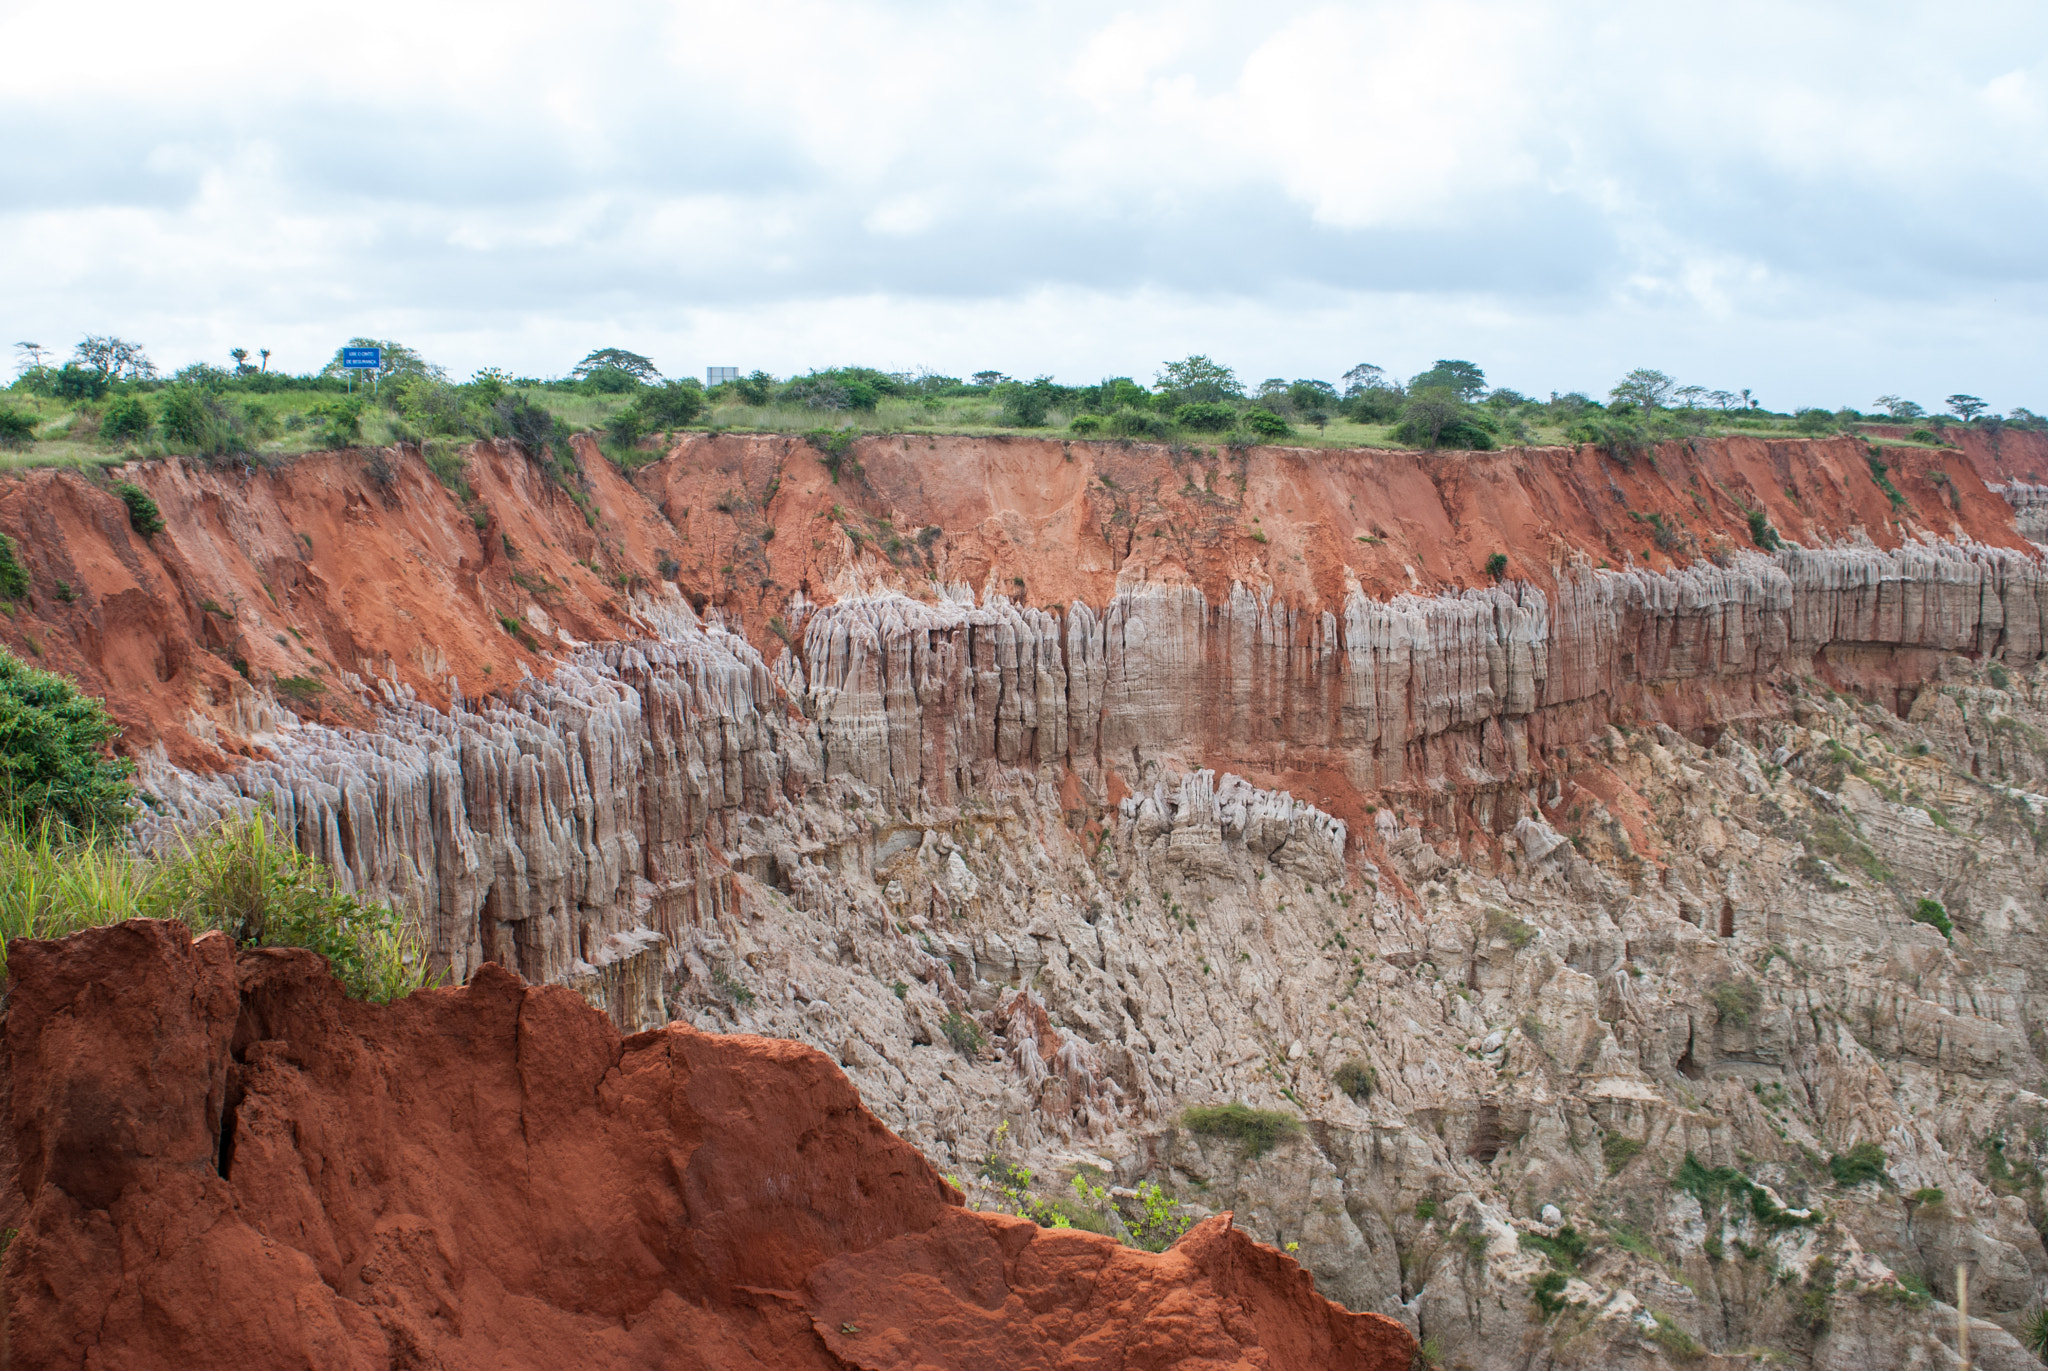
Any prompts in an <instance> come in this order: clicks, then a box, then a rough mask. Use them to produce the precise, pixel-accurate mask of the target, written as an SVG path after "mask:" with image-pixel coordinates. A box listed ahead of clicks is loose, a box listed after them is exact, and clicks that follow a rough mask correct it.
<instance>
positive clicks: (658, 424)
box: [633, 381, 706, 429]
mask: <svg viewBox="0 0 2048 1371" xmlns="http://www.w3.org/2000/svg"><path fill="white" fill-rule="evenodd" d="M705 403H706V402H705V399H704V390H703V388H702V387H701V386H699V385H697V384H696V382H694V381H670V382H668V383H666V384H664V385H659V386H653V387H650V388H649V389H648V390H646V391H644V392H642V394H641V396H640V398H639V399H638V400H637V401H635V402H634V406H633V407H634V408H635V409H637V410H639V411H640V417H641V422H642V423H643V424H644V425H645V426H646V427H647V428H649V429H657V428H681V427H683V426H684V425H685V424H689V423H693V422H695V421H696V418H697V416H698V415H699V414H702V413H703V412H704V406H705Z"/></svg>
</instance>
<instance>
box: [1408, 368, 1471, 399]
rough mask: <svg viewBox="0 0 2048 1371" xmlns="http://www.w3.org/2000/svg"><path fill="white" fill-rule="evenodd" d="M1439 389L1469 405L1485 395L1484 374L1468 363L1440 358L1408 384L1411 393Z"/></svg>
mask: <svg viewBox="0 0 2048 1371" xmlns="http://www.w3.org/2000/svg"><path fill="white" fill-rule="evenodd" d="M1439 387H1440V388H1442V389H1444V390H1448V391H1450V392H1451V393H1452V394H1454V395H1456V396H1457V397H1458V398H1459V399H1460V400H1463V401H1465V402H1466V403H1468V404H1469V403H1471V402H1472V401H1474V400H1477V399H1478V398H1479V397H1480V396H1482V395H1484V394H1486V373H1485V372H1483V371H1481V370H1480V369H1479V368H1478V367H1476V366H1474V365H1473V364H1472V363H1470V362H1464V361H1459V360H1458V359H1456V358H1441V357H1440V358H1438V359H1437V363H1436V365H1435V366H1433V367H1431V368H1430V369H1429V370H1428V371H1425V372H1423V373H1422V374H1421V375H1420V376H1417V377H1415V378H1414V379H1413V380H1411V381H1409V382H1408V389H1409V390H1411V391H1416V390H1431V389H1436V388H1439Z"/></svg>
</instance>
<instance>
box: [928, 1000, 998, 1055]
mask: <svg viewBox="0 0 2048 1371" xmlns="http://www.w3.org/2000/svg"><path fill="white" fill-rule="evenodd" d="M939 1031H940V1032H942V1033H944V1034H945V1035H946V1041H947V1042H949V1043H951V1044H953V1050H954V1051H955V1052H958V1053H959V1054H960V1055H961V1056H963V1057H974V1056H978V1055H980V1053H981V1049H982V1047H983V1045H984V1044H985V1043H986V1042H987V1041H988V1039H987V1038H986V1037H985V1036H984V1035H983V1034H982V1031H981V1027H980V1025H978V1024H976V1023H975V1022H974V1020H972V1019H970V1018H968V1017H966V1016H965V1015H963V1014H962V1013H960V1011H959V1010H957V1009H956V1010H953V1011H952V1012H951V1013H949V1014H947V1015H946V1017H945V1018H943V1019H941V1020H939Z"/></svg>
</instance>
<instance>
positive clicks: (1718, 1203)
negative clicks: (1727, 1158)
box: [1671, 1152, 1820, 1229]
mask: <svg viewBox="0 0 2048 1371" xmlns="http://www.w3.org/2000/svg"><path fill="white" fill-rule="evenodd" d="M1671 1185H1672V1188H1673V1189H1674V1190H1682V1191H1684V1192H1685V1193H1686V1194H1688V1195H1691V1196H1692V1197H1693V1198H1694V1199H1696V1200H1698V1201H1699V1202H1700V1209H1701V1210H1702V1211H1703V1212H1707V1211H1713V1210H1716V1209H1719V1208H1721V1207H1724V1206H1725V1205H1726V1204H1727V1202H1728V1200H1729V1199H1730V1198H1741V1199H1743V1200H1746V1201H1747V1202H1748V1204H1749V1212H1750V1213H1751V1214H1752V1215H1753V1216H1755V1218H1756V1221H1757V1222H1758V1223H1760V1224H1762V1225H1763V1226H1764V1227H1766V1228H1770V1229H1781V1228H1811V1227H1813V1226H1815V1225H1816V1224H1818V1223H1819V1222H1820V1216H1819V1215H1817V1214H1811V1213H1809V1214H1805V1215H1800V1214H1794V1213H1792V1212H1791V1211H1790V1210H1788V1209H1786V1208H1784V1207H1783V1206H1781V1205H1779V1204H1778V1203H1777V1202H1776V1201H1774V1200H1773V1199H1772V1198H1771V1197H1770V1195H1769V1194H1768V1193H1766V1192H1765V1190H1764V1188H1763V1187H1762V1186H1760V1185H1758V1184H1757V1183H1756V1182H1755V1181H1752V1180H1751V1179H1750V1178H1749V1177H1747V1176H1745V1175H1743V1174H1742V1173H1741V1172H1740V1171H1737V1170H1736V1169H1735V1168H1734V1167H1732V1166H1717V1167H1713V1168H1711V1169H1709V1168H1708V1167H1705V1166H1703V1165H1701V1164H1700V1161H1699V1159H1698V1158H1697V1157H1695V1156H1693V1154H1692V1153H1690V1152H1688V1153H1686V1154H1685V1160H1684V1161H1682V1162H1680V1163H1679V1165H1678V1171H1677V1173H1676V1174H1675V1175H1673V1176H1672V1178H1671Z"/></svg>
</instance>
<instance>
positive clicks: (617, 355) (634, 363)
mask: <svg viewBox="0 0 2048 1371" xmlns="http://www.w3.org/2000/svg"><path fill="white" fill-rule="evenodd" d="M593 371H623V372H625V373H626V374H627V375H628V376H631V377H632V378H633V379H634V380H636V381H638V382H640V383H641V384H642V385H647V386H651V385H653V384H654V383H655V382H656V381H659V380H660V379H661V373H660V372H659V371H657V370H655V367H654V363H653V362H650V361H649V360H648V359H647V358H645V357H642V356H641V355H640V354H639V353H637V352H628V351H626V350H625V349H624V348H599V349H598V350H597V351H595V352H593V353H591V354H590V355H589V356H587V357H585V358H584V359H583V360H582V361H580V362H578V363H577V364H576V365H575V366H573V367H571V368H570V369H569V376H570V379H572V380H577V381H581V380H584V379H585V378H587V377H588V376H589V375H590V373H591V372H593Z"/></svg>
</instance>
